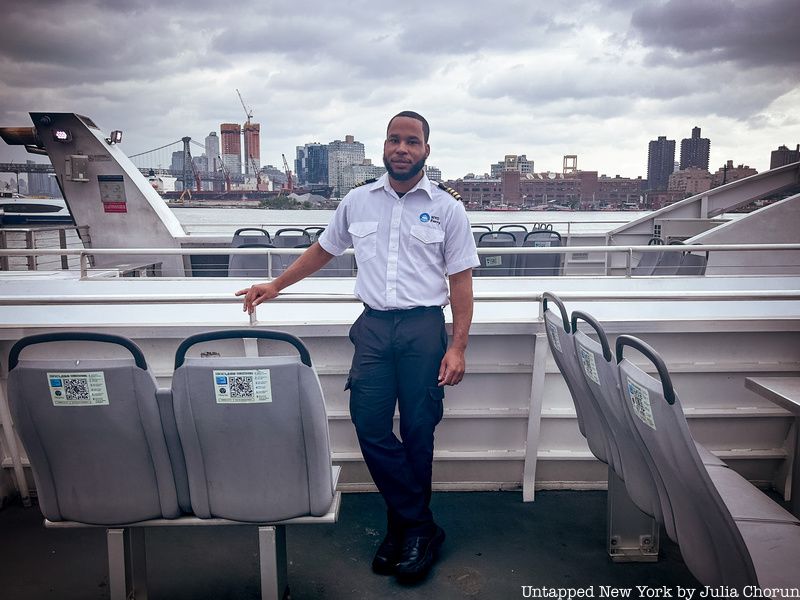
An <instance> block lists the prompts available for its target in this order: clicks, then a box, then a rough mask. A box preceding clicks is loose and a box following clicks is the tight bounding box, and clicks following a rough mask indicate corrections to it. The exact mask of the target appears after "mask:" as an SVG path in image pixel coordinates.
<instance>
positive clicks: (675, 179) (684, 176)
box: [667, 167, 711, 197]
mask: <svg viewBox="0 0 800 600" xmlns="http://www.w3.org/2000/svg"><path fill="white" fill-rule="evenodd" d="M667 189H668V190H669V191H670V192H683V193H684V194H685V195H686V196H687V197H688V196H694V195H695V194H699V193H700V192H707V191H708V190H710V189H711V173H709V172H708V171H706V170H705V169H698V168H697V167H689V168H688V169H681V170H679V171H675V172H674V173H673V174H672V175H670V176H669V182H668V184H667Z"/></svg>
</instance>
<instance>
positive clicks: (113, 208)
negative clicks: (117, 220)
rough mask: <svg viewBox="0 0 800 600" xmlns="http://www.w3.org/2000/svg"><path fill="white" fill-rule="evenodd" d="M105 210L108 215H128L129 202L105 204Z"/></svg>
mask: <svg viewBox="0 0 800 600" xmlns="http://www.w3.org/2000/svg"><path fill="white" fill-rule="evenodd" d="M103 210H104V211H105V212H107V213H126V212H128V203H127V202H103Z"/></svg>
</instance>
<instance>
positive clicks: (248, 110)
mask: <svg viewBox="0 0 800 600" xmlns="http://www.w3.org/2000/svg"><path fill="white" fill-rule="evenodd" d="M236 94H237V95H238V96H239V102H241V103H242V108H243V109H244V114H245V115H246V116H247V122H246V123H245V124H244V135H245V140H246V139H247V131H248V129H249V126H250V119H252V118H253V109H252V108H247V105H246V104H245V103H244V98H242V93H241V92H240V91H239V88H236ZM245 154H246V155H247V156H245V157H244V160H245V162H249V163H250V168H251V169H253V174H254V175H255V176H256V189H257V190H260V189H261V173H259V171H258V165H256V161H255V159H254V158H253V157H252V156H250V148H248V147H247V144H245Z"/></svg>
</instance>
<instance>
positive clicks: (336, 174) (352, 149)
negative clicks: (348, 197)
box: [328, 135, 364, 198]
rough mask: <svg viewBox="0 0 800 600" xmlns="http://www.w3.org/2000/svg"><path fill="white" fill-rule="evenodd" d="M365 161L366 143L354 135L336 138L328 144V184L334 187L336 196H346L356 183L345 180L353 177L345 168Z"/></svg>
mask: <svg viewBox="0 0 800 600" xmlns="http://www.w3.org/2000/svg"><path fill="white" fill-rule="evenodd" d="M363 162H364V144H362V143H361V142H357V141H355V138H354V137H353V136H352V135H348V136H345V138H344V141H342V140H335V141H333V142H331V143H330V144H328V185H329V186H331V187H332V188H333V196H334V197H338V198H342V197H344V195H345V194H347V192H349V191H350V190H351V189H352V187H353V185H354V184H355V182H351V181H346V180H345V179H346V178H347V179H348V180H349V179H350V177H351V176H348V175H346V174H345V168H346V167H348V166H351V165H360V164H362V163H363ZM350 173H352V170H351V171H350ZM348 184H349V185H348Z"/></svg>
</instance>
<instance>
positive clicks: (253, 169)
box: [242, 123, 261, 176]
mask: <svg viewBox="0 0 800 600" xmlns="http://www.w3.org/2000/svg"><path fill="white" fill-rule="evenodd" d="M242 132H243V134H244V172H245V175H252V176H255V174H256V173H258V170H259V169H260V168H261V140H260V138H261V125H259V124H258V123H245V124H244V126H243V128H242Z"/></svg>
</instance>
